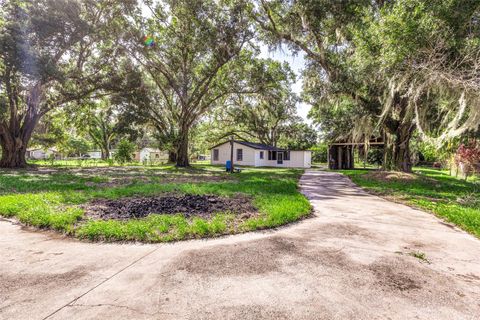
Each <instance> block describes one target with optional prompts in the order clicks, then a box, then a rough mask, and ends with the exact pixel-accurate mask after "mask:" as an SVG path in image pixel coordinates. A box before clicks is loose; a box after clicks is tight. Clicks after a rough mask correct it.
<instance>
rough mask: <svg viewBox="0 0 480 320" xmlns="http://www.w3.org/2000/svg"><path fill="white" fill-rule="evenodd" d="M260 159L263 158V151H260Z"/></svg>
mask: <svg viewBox="0 0 480 320" xmlns="http://www.w3.org/2000/svg"><path fill="white" fill-rule="evenodd" d="M260 159H263V151H260Z"/></svg>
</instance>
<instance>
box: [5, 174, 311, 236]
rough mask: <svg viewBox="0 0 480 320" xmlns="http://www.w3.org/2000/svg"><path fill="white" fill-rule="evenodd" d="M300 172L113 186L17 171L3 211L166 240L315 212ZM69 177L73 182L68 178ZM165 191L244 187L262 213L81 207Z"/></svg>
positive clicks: (224, 191)
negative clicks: (109, 211)
mask: <svg viewBox="0 0 480 320" xmlns="http://www.w3.org/2000/svg"><path fill="white" fill-rule="evenodd" d="M207 170H209V169H208V168H207ZM302 173H303V170H290V169H263V170H260V169H248V170H245V171H244V172H242V173H241V174H237V175H235V176H234V179H232V180H229V181H222V182H205V183H203V182H200V183H198V182H197V183H160V182H153V183H145V182H144V181H138V182H133V183H131V184H129V185H126V186H119V187H113V188H99V187H96V186H95V185H92V184H89V182H92V181H93V182H97V181H103V180H105V179H106V178H105V177H103V178H99V177H93V178H91V179H89V178H85V177H78V175H76V174H69V173H65V172H63V173H60V174H50V175H48V176H47V177H46V178H42V179H43V180H42V179H40V178H41V177H40V178H39V179H40V180H42V181H41V183H38V181H35V178H36V177H37V176H35V175H33V176H32V175H31V174H29V173H19V174H17V175H11V176H9V177H8V179H5V178H4V177H3V178H0V190H1V191H2V195H0V215H2V216H4V217H15V218H16V219H18V220H19V221H20V222H21V223H23V224H25V225H29V226H34V227H38V228H45V229H54V230H57V231H60V232H63V233H66V234H70V235H73V236H76V237H78V238H84V239H90V240H94V241H96V240H101V241H143V242H166V241H174V240H182V239H190V238H201V237H211V236H218V235H223V234H233V233H238V232H245V231H251V230H257V229H264V228H272V227H277V226H280V225H283V224H287V223H290V222H293V221H296V220H298V219H301V218H303V217H305V216H307V215H308V214H309V213H310V212H311V206H310V203H309V202H308V200H307V199H306V198H305V197H304V196H303V195H302V194H301V193H300V192H299V190H298V180H299V178H300V176H301V174H302ZM42 177H43V176H42ZM59 181H60V182H61V183H59ZM66 181H69V182H70V183H67V184H65V183H64V182H66ZM153 181H155V180H153ZM19 191H20V192H19ZM165 192H174V193H180V194H215V195H220V196H227V197H228V196H232V195H234V194H236V193H242V194H245V195H247V196H249V197H250V198H252V201H253V205H254V206H255V207H256V208H257V209H258V210H259V212H260V214H259V215H258V216H256V217H253V218H249V219H247V220H245V221H243V222H242V223H241V224H240V225H234V224H233V223H232V222H233V220H234V219H235V216H234V215H233V213H231V212H222V213H218V214H217V215H215V216H214V217H213V218H212V219H208V220H206V219H202V218H192V219H187V218H185V217H184V216H183V215H179V214H178V215H165V214H151V215H149V216H147V217H145V218H142V219H130V220H126V221H119V220H93V219H88V218H86V217H85V215H84V212H83V210H82V209H81V208H79V207H78V205H80V204H83V203H86V202H88V201H90V200H92V199H95V198H105V199H118V198H123V197H129V196H153V195H158V194H162V193H165Z"/></svg>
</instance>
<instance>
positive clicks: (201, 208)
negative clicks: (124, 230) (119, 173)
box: [83, 194, 257, 220]
mask: <svg viewBox="0 0 480 320" xmlns="http://www.w3.org/2000/svg"><path fill="white" fill-rule="evenodd" d="M83 208H84V209H85V212H86V214H87V215H88V216H90V217H93V218H96V219H104V220H106V219H117V220H125V219H131V218H143V217H145V216H148V215H149V214H152V213H158V214H179V213H180V214H183V215H184V216H185V217H192V216H196V217H201V218H207V219H208V218H211V217H212V216H213V215H215V214H216V213H220V212H231V213H234V214H236V215H241V216H242V218H248V217H250V216H253V215H254V214H255V212H256V211H257V210H256V209H255V207H253V205H252V204H251V201H250V199H249V198H247V197H245V196H235V197H232V198H227V197H219V196H214V195H193V194H185V195H176V194H168V195H162V196H156V197H131V198H122V199H117V200H106V199H96V200H93V201H92V202H90V203H89V204H87V205H85V206H83Z"/></svg>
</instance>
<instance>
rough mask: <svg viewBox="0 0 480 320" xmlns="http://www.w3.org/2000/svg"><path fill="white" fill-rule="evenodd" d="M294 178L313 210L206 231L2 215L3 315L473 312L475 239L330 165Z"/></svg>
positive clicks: (478, 313)
mask: <svg viewBox="0 0 480 320" xmlns="http://www.w3.org/2000/svg"><path fill="white" fill-rule="evenodd" d="M301 184H302V189H303V191H304V193H305V194H306V195H307V196H308V197H309V198H310V199H311V202H312V204H313V206H314V207H315V215H316V216H315V217H314V218H311V219H306V220H304V221H302V222H300V223H297V224H293V225H291V226H287V227H285V228H281V229H280V230H273V231H265V232H255V233H248V234H242V235H236V236H231V237H225V238H219V239H213V240H198V241H187V242H179V243H174V244H162V245H136V244H124V245H120V244H94V243H83V242H79V241H76V240H71V239H65V238H63V237H59V236H55V234H53V233H44V232H33V231H29V230H24V229H22V228H21V227H20V226H18V225H15V224H12V223H10V222H7V221H0V254H1V260H0V319H435V320H438V319H479V318H480V241H479V240H478V239H475V238H474V237H472V236H470V235H468V234H466V233H464V232H462V231H459V230H457V229H456V228H453V227H451V226H449V225H447V224H445V223H443V222H441V221H440V220H439V219H437V218H435V217H434V216H433V215H431V214H427V213H424V212H422V211H418V210H414V209H411V208H409V207H407V206H403V205H399V204H395V203H391V202H388V201H385V200H383V199H380V198H378V197H375V196H372V195H368V194H366V193H365V192H363V191H361V190H360V189H358V188H356V187H355V186H353V185H352V183H351V182H350V181H349V180H348V179H347V178H345V177H343V176H341V175H339V174H336V173H330V172H321V171H309V172H307V173H306V174H305V175H304V176H303V177H302V180H301ZM412 252H422V253H424V254H425V256H426V259H428V262H427V261H422V260H420V259H418V258H416V257H413V256H412V255H410V253H412Z"/></svg>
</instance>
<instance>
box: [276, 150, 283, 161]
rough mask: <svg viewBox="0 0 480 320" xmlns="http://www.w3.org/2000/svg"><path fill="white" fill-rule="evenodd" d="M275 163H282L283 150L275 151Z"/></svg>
mask: <svg viewBox="0 0 480 320" xmlns="http://www.w3.org/2000/svg"><path fill="white" fill-rule="evenodd" d="M277 164H283V152H278V153H277Z"/></svg>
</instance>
